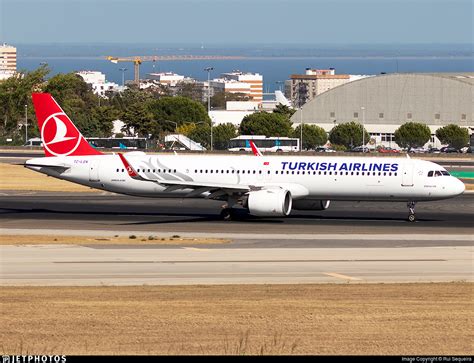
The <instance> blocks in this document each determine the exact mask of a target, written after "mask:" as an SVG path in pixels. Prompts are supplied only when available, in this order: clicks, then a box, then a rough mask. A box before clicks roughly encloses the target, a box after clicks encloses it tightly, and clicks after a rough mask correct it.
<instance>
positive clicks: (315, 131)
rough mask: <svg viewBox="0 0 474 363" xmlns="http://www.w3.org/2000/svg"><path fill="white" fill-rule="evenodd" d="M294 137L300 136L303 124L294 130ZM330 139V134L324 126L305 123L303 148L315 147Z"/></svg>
mask: <svg viewBox="0 0 474 363" xmlns="http://www.w3.org/2000/svg"><path fill="white" fill-rule="evenodd" d="M292 136H293V137H296V138H298V139H299V138H300V136H301V125H298V127H297V128H296V129H295V130H293V135H292ZM327 141H328V135H327V133H326V131H324V129H323V128H322V127H319V126H316V125H307V124H303V145H302V148H303V149H314V148H315V147H317V146H321V145H324V144H325V143H326V142H327Z"/></svg>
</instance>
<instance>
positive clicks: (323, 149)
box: [314, 146, 336, 153]
mask: <svg viewBox="0 0 474 363" xmlns="http://www.w3.org/2000/svg"><path fill="white" fill-rule="evenodd" d="M314 151H316V152H318V153H335V152H336V150H334V149H331V148H329V147H323V146H320V147H317V148H316V149H314Z"/></svg>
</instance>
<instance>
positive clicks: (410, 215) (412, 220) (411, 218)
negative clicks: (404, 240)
mask: <svg viewBox="0 0 474 363" xmlns="http://www.w3.org/2000/svg"><path fill="white" fill-rule="evenodd" d="M415 220H416V217H415V215H414V214H409V215H408V222H415Z"/></svg>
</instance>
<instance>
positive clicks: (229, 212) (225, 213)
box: [221, 208, 235, 221]
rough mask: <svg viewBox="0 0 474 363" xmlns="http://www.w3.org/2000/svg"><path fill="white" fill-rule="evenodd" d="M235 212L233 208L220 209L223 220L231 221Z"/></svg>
mask: <svg viewBox="0 0 474 363" xmlns="http://www.w3.org/2000/svg"><path fill="white" fill-rule="evenodd" d="M234 217H235V213H234V210H233V208H223V209H222V211H221V219H222V220H224V221H231V220H232V219H234Z"/></svg>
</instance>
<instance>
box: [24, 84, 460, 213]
mask: <svg viewBox="0 0 474 363" xmlns="http://www.w3.org/2000/svg"><path fill="white" fill-rule="evenodd" d="M32 98H33V104H34V107H35V112H36V118H37V122H38V126H39V129H40V131H41V139H42V140H43V149H44V152H45V157H41V158H34V159H30V160H27V161H26V162H25V165H24V166H25V167H26V168H28V169H31V170H34V171H37V172H40V173H43V174H46V175H49V176H52V177H55V178H58V179H63V180H67V181H70V182H74V183H78V184H81V185H85V186H88V187H91V188H96V189H100V190H105V191H109V192H114V193H119V194H126V195H132V196H137V197H155V198H159V197H166V196H170V194H171V193H172V192H173V193H178V194H179V195H180V196H182V197H187V198H203V197H204V198H207V199H214V200H221V201H223V202H225V204H224V205H223V207H222V208H223V209H222V212H221V217H222V218H223V219H224V220H231V219H234V217H235V216H236V215H237V212H236V210H237V208H240V209H241V208H242V207H243V208H245V209H246V211H247V212H248V213H249V214H250V215H253V216H257V217H284V216H288V215H289V214H290V213H291V211H292V210H315V211H321V210H325V209H327V208H328V207H329V206H330V202H331V201H332V200H343V201H380V202H406V203H407V207H408V209H409V214H408V221H410V222H414V221H415V220H416V217H415V205H416V203H417V202H424V201H434V200H442V199H447V198H453V197H455V196H458V195H460V194H462V193H463V192H464V190H465V186H464V183H462V182H461V181H460V180H459V179H457V178H455V177H453V176H451V175H450V174H449V173H448V172H447V171H446V170H445V169H444V168H443V167H441V166H439V165H437V164H435V163H433V162H430V161H426V160H419V159H411V158H409V157H407V158H402V157H354V156H335V157H324V156H280V155H279V156H267V155H262V153H261V152H260V151H259V150H258V149H257V148H256V147H254V148H253V149H254V150H253V151H254V153H255V155H257V156H258V157H256V156H254V155H189V154H188V155H177V154H174V155H170V154H149V155H148V154H146V153H144V152H141V151H132V152H127V153H118V154H115V153H114V154H104V153H102V152H100V151H99V150H97V149H94V148H93V147H92V146H91V145H89V143H88V142H87V140H86V139H85V138H84V137H83V136H82V134H81V133H80V131H79V130H78V129H77V128H76V126H75V125H74V124H73V122H72V121H71V119H70V118H69V117H68V116H67V115H66V114H65V113H64V111H63V110H62V109H61V107H60V106H59V105H58V103H57V102H56V101H55V100H54V98H53V97H52V96H51V95H50V94H47V93H33V94H32Z"/></svg>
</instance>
